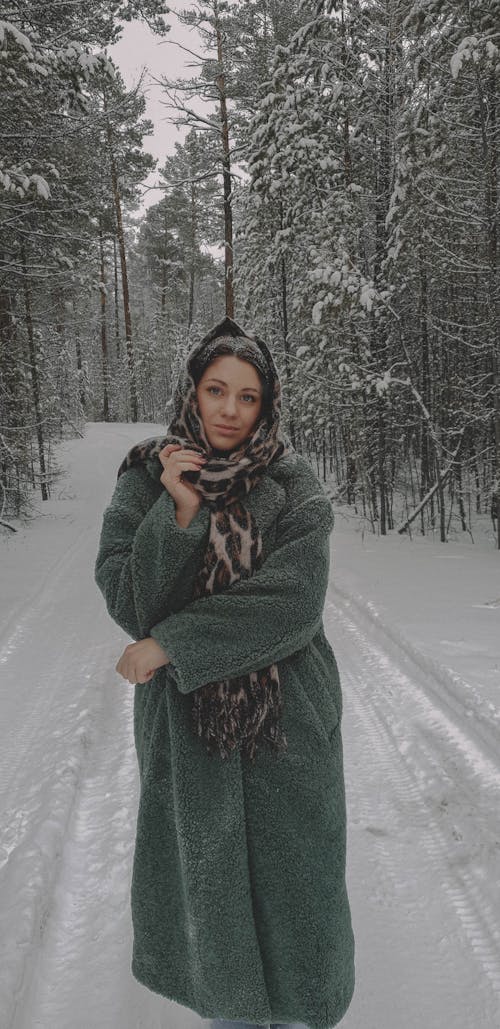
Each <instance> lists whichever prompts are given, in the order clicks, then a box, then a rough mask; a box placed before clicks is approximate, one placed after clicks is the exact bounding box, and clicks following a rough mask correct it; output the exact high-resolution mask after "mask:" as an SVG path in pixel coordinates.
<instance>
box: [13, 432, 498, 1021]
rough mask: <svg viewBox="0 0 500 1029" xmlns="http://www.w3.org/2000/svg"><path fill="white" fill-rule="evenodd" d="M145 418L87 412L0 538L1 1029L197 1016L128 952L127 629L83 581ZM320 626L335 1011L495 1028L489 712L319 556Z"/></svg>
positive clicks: (494, 820) (134, 791) (133, 798)
mask: <svg viewBox="0 0 500 1029" xmlns="http://www.w3.org/2000/svg"><path fill="white" fill-rule="evenodd" d="M143 430H144V431H143ZM154 432H155V427H154V426H146V427H145V426H141V425H140V426H133V425H131V426H112V425H110V426H103V425H90V424H89V425H87V435H86V438H85V439H83V440H71V441H67V442H66V443H65V444H63V445H62V446H61V448H60V455H61V462H62V463H64V466H65V468H66V469H67V479H65V488H66V491H67V492H66V494H65V496H63V498H62V499H61V497H59V498H58V499H57V500H53V501H51V502H50V504H51V505H52V507H51V508H43V514H44V518H42V519H41V520H40V524H37V525H34V526H32V527H30V529H29V530H22V531H21V532H20V533H19V534H18V536H19V537H20V538H19V539H13V540H11V539H9V540H8V541H6V542H5V543H4V541H3V539H2V540H1V541H0V553H4V554H5V556H6V561H5V563H4V564H3V567H4V568H7V569H8V575H9V580H10V581H11V582H12V583H13V585H14V583H19V582H22V591H21V592H19V595H18V596H16V594H15V589H14V588H13V591H12V598H11V599H13V609H12V612H11V614H10V616H7V613H6V609H5V608H1V609H0V676H1V688H2V691H1V710H0V715H1V725H2V730H1V747H0V804H1V810H2V835H1V841H0V877H1V878H0V940H1V948H2V950H1V955H0V958H1V959H0V1025H1V1026H2V1029H115V1027H116V1029H118V1027H120V1029H139V1027H144V1029H146V1027H147V1029H160V1027H161V1029H165V1027H171V1029H176V1027H179V1029H191V1027H192V1029H196V1027H200V1026H202V1025H204V1024H206V1023H204V1022H203V1021H202V1020H201V1019H200V1018H199V1017H198V1016H197V1015H196V1014H195V1013H194V1012H191V1011H187V1010H186V1009H184V1008H181V1007H179V1006H178V1005H176V1004H175V1003H172V1002H170V1001H167V1000H166V999H165V998H162V997H160V996H156V995H154V994H152V993H150V992H149V991H147V990H146V989H145V988H144V987H142V986H140V985H139V984H138V983H137V982H136V981H135V980H134V979H133V977H132V975H131V972H130V957H131V923H130V912H129V887H130V875H131V862H132V854H133V844H134V832H135V818H136V811H137V803H138V772H137V768H136V758H135V751H134V746H133V727H132V699H133V690H132V687H129V686H128V685H127V684H126V683H125V682H124V680H123V679H121V677H120V676H119V675H118V674H117V673H116V672H115V671H114V667H115V664H116V661H117V659H118V657H119V655H120V653H121V651H122V649H123V647H124V646H125V644H126V643H127V637H125V636H124V634H123V633H122V632H121V631H120V630H119V629H118V628H117V627H116V626H115V625H114V624H113V623H112V622H111V620H110V619H109V618H108V616H107V614H106V612H105V609H104V607H103V601H102V598H101V597H100V594H99V592H98V591H97V587H96V586H95V584H94V582H93V565H94V560H95V552H96V547H97V540H98V533H99V529H100V519H101V515H102V511H103V509H104V507H105V505H106V503H107V502H108V500H109V497H110V495H111V492H112V488H113V472H114V474H115V475H116V467H117V464H118V463H119V461H120V460H121V457H122V450H124V447H125V448H126V446H128V445H129V441H130V442H133V441H135V440H137V439H140V438H143V437H144V436H149V435H152V434H154ZM98 457H99V458H100V467H99V470H98V471H97V470H96V469H97V458H98ZM68 484H69V485H68ZM5 548H6V549H5ZM332 549H333V552H334V553H335V533H334V534H333V536H332ZM415 559H416V560H417V557H416V558H415ZM333 567H334V568H335V562H333ZM325 626H326V631H327V635H328V636H329V639H330V642H331V644H332V646H333V648H334V650H335V654H336V657H337V661H338V665H339V670H340V675H341V681H342V687H343V697H344V716H343V723H342V725H343V730H342V735H343V741H344V761H345V775H346V788H347V805H348V840H347V847H348V886H349V895H350V899H351V906H352V914H353V925H354V932H355V937H356V973H357V985H356V991H355V995H354V998H353V1001H352V1003H351V1006H350V1008H349V1010H348V1013H347V1014H346V1016H345V1019H344V1020H343V1022H342V1026H345V1029H417V1027H418V1029H422V1027H423V1026H425V1027H426V1029H448V1027H453V1029H499V1027H500V925H499V923H500V919H499V912H500V875H499V871H500V824H499V823H500V814H499V812H500V748H499V746H498V744H499V742H500V735H499V732H498V721H497V717H496V715H497V712H496V711H492V715H491V719H490V720H488V717H487V714H485V710H484V705H483V704H482V701H481V697H479V698H477V705H476V708H474V707H473V706H472V707H471V705H470V703H469V700H470V697H469V693H468V692H467V691H465V692H464V690H461V689H460V684H459V683H458V679H457V689H456V690H455V691H454V689H453V679H452V677H450V676H448V678H449V681H448V682H447V681H446V675H445V673H444V671H443V673H442V675H439V674H437V672H436V669H435V668H433V666H432V663H431V662H429V661H428V660H426V659H424V658H423V657H422V659H421V660H420V659H419V654H418V652H417V651H416V650H415V648H413V652H412V653H410V652H409V650H408V648H405V647H404V645H402V644H401V642H399V643H398V640H397V638H395V634H394V633H392V634H389V633H388V632H385V631H384V629H383V626H381V624H380V622H379V621H377V619H376V618H374V617H373V612H372V611H371V608H370V604H369V603H368V602H367V603H366V604H365V606H364V607H363V598H362V596H360V589H359V582H357V583H356V590H354V589H353V590H352V592H351V593H350V592H349V588H348V584H347V585H346V582H345V576H344V579H343V582H342V585H341V586H340V585H336V583H335V574H333V576H332V582H331V585H330V588H329V593H328V597H327V602H326V604H325ZM404 628H405V626H404V624H403V629H404ZM401 638H403V637H401ZM472 685H473V684H472ZM472 697H473V698H474V697H475V694H474V690H472Z"/></svg>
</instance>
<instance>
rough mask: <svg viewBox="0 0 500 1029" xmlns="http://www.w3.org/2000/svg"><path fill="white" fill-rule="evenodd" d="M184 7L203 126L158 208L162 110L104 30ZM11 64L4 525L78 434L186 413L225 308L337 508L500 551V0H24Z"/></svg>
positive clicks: (186, 96) (0, 398)
mask: <svg viewBox="0 0 500 1029" xmlns="http://www.w3.org/2000/svg"><path fill="white" fill-rule="evenodd" d="M177 17H180V18H181V20H183V21H184V22H185V24H187V25H191V26H194V27H195V28H196V29H197V32H198V45H197V47H196V51H197V55H196V60H195V61H193V59H192V57H191V58H190V60H191V63H192V65H193V68H194V70H193V74H192V75H191V76H190V77H189V78H183V79H179V80H178V81H176V80H173V79H171V78H169V75H168V60H167V59H166V62H165V77H164V79H163V81H162V88H163V90H164V93H165V100H166V102H169V103H170V106H171V109H172V110H173V111H174V117H175V118H177V119H178V120H179V123H180V124H183V125H185V126H187V127H188V131H187V133H186V135H185V138H184V140H183V142H182V143H176V145H175V152H174V153H173V154H170V155H167V156H166V158H165V161H164V163H163V165H162V167H161V168H160V169H159V172H160V182H161V187H162V188H161V189H160V190H159V191H158V200H157V202H155V203H153V204H152V206H150V207H149V208H148V209H147V211H146V212H145V213H143V214H140V213H139V214H138V208H139V200H140V187H141V184H142V183H143V182H144V180H145V178H146V177H147V176H148V175H149V174H150V173H151V171H152V169H153V168H154V166H155V159H154V158H153V157H152V156H151V155H150V154H149V152H148V136H150V135H151V132H152V123H151V121H149V120H148V119H147V117H146V116H145V109H146V103H145V97H144V93H143V90H142V86H141V83H140V82H139V84H138V85H137V86H136V87H134V88H133V89H128V88H127V86H126V84H125V81H124V78H123V76H122V75H121V73H120V69H119V67H117V66H116V65H115V64H114V63H113V60H112V59H111V57H110V55H109V53H108V48H109V47H110V46H111V45H112V44H113V43H114V42H116V40H117V39H119V38H120V33H121V31H122V27H123V25H124V24H125V23H126V22H127V21H131V20H134V19H140V20H142V21H145V22H146V23H147V24H148V26H149V27H150V29H151V30H152V31H153V32H154V33H155V34H156V35H157V36H158V38H161V37H162V36H164V37H166V36H167V35H168V34H169V33H170V34H171V35H174V34H175V25H176V24H177ZM165 49H166V50H167V49H168V48H165ZM0 82H1V99H0V105H1V118H0V484H1V494H0V511H1V514H0V522H1V525H2V532H7V533H8V532H9V531H14V529H13V527H12V526H11V525H10V524H9V519H13V518H16V517H23V518H29V517H30V515H31V512H32V505H33V498H34V497H36V498H41V499H42V500H46V499H48V498H49V497H50V496H51V493H52V491H53V490H54V489H55V487H56V484H57V481H58V474H59V471H58V467H57V462H56V460H55V454H54V448H55V445H56V443H57V442H58V441H60V440H61V439H65V438H68V437H70V438H73V437H75V436H77V435H83V434H84V433H85V424H86V423H88V422H99V421H104V422H110V421H114V422H161V423H166V424H168V420H169V417H170V416H169V411H170V410H171V396H172V387H173V383H174V380H175V376H176V372H177V369H178V367H179V364H180V362H181V361H182V360H183V358H184V356H185V354H186V352H187V350H188V349H189V348H190V346H191V345H192V344H193V342H194V341H195V340H196V339H197V338H199V337H200V336H201V335H202V334H203V333H204V332H205V331H206V330H207V329H208V328H209V327H210V326H211V325H212V324H214V323H215V322H216V321H218V320H219V319H221V318H222V317H223V316H224V314H228V315H230V316H231V317H234V318H236V319H237V320H238V321H239V322H240V323H241V324H243V325H246V326H250V327H252V328H254V329H255V331H257V332H258V333H259V334H260V335H261V336H262V337H263V338H264V339H265V340H266V341H267V342H268V345H269V346H270V347H271V349H272V352H273V355H274V357H275V360H276V363H277V366H278V368H279V371H280V376H281V379H282V385H283V393H284V418H285V426H286V429H287V431H288V433H289V435H290V438H291V440H292V443H293V445H294V446H295V447H296V448H297V449H298V450H300V452H301V453H303V454H304V455H305V456H306V457H308V458H309V459H310V460H311V462H312V463H313V464H314V466H315V467H316V468H317V470H318V473H319V474H320V475H321V476H322V478H323V479H324V480H326V479H327V477H330V478H331V480H332V481H333V483H334V496H333V500H334V501H335V503H336V504H337V505H343V506H344V507H345V508H346V509H349V510H351V511H353V512H355V513H356V514H357V515H359V516H360V517H361V518H362V519H363V520H364V522H366V525H367V528H368V531H371V532H373V533H377V534H381V535H386V534H388V533H390V532H399V533H410V534H417V533H418V534H421V535H427V534H434V536H435V538H436V540H437V541H439V542H442V543H446V542H448V541H449V540H450V539H451V538H455V539H456V538H461V535H462V534H465V535H466V537H467V538H468V539H469V540H471V541H472V542H474V541H475V538H476V534H477V533H478V532H479V531H481V532H483V534H484V533H485V532H486V533H488V538H489V540H490V545H491V547H492V548H495V549H500V518H499V517H498V513H499V509H500V381H499V350H500V283H499V241H498V226H499V199H498V175H499V172H498V163H499V156H498V155H499V125H500V111H499V110H498V107H499V100H498V93H499V82H500V25H499V21H498V6H497V4H496V2H494V0H453V2H451V0H204V2H199V3H195V4H194V3H193V4H187V5H186V6H185V8H184V10H183V11H182V12H181V14H180V15H178V16H176V19H174V18H173V15H172V12H170V11H169V8H168V5H167V4H166V3H163V2H158V0H124V2H120V0H107V2H103V0H93V2H92V4H89V3H83V2H82V0H71V2H70V0H68V2H66V0H57V2H56V0H43V2H42V0H4V3H3V5H2V14H1V20H0ZM193 98H201V99H203V101H204V102H205V105H204V111H206V114H203V115H201V114H199V113H198V108H196V109H194V108H193V106H192V101H193ZM218 245H219V246H220V248H221V249H220V254H221V257H220V258H217V257H216V256H214V254H213V251H214V249H215V248H216V247H217V246H218Z"/></svg>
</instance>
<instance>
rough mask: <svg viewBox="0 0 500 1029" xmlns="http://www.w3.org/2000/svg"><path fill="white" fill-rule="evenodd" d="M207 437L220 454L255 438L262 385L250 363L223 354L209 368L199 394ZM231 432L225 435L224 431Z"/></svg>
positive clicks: (199, 388)
mask: <svg viewBox="0 0 500 1029" xmlns="http://www.w3.org/2000/svg"><path fill="white" fill-rule="evenodd" d="M196 396H197V400H198V407H199V409H200V414H201V418H202V421H203V427H204V429H205V434H206V437H207V439H208V442H209V443H210V446H211V447H214V448H215V449H216V450H235V449H236V447H238V446H239V445H240V444H241V443H242V442H243V440H245V439H246V438H247V437H248V436H251V434H252V432H253V429H254V428H255V425H256V424H257V422H258V420H259V418H260V416H261V411H262V385H261V380H260V378H259V375H258V372H257V370H256V369H255V368H254V366H253V364H250V362H249V361H244V360H242V359H241V358H239V357H235V356H234V355H233V354H221V355H220V357H215V358H214V360H213V361H211V362H210V364H209V365H207V367H206V368H205V371H204V372H203V375H202V377H201V379H200V381H199V383H198V387H197V390H196ZM221 426H222V427H227V428H228V429H231V432H223V431H221V428H220V427H221Z"/></svg>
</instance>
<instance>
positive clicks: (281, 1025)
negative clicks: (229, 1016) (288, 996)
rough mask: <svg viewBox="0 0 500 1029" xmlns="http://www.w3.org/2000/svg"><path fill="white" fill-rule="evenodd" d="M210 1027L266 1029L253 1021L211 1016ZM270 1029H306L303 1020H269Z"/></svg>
mask: <svg viewBox="0 0 500 1029" xmlns="http://www.w3.org/2000/svg"><path fill="white" fill-rule="evenodd" d="M210 1029H267V1027H265V1026H257V1025H256V1024H255V1022H230V1021H227V1020H226V1019H224V1018H212V1019H211V1021H210ZM270 1029H308V1026H307V1025H304V1024H303V1022H271V1024H270Z"/></svg>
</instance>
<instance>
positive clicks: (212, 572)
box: [118, 318, 293, 762]
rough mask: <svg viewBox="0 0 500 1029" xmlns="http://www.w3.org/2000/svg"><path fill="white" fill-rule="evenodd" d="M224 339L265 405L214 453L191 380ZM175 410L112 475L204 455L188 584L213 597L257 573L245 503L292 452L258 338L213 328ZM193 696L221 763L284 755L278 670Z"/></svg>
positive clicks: (195, 479) (200, 732) (181, 385)
mask: <svg viewBox="0 0 500 1029" xmlns="http://www.w3.org/2000/svg"><path fill="white" fill-rule="evenodd" d="M239 337H243V339H241V338H239ZM222 341H223V342H224V344H226V347H225V348H224V350H225V352H228V350H229V352H231V351H232V352H234V353H235V354H236V355H237V356H243V355H245V360H250V361H252V363H254V364H255V367H257V368H258V369H259V371H260V372H261V373H262V374H263V375H264V378H265V381H266V390H267V393H265V396H266V395H267V398H268V400H267V404H266V405H265V406H266V407H267V411H266V410H265V406H264V403H263V407H262V412H261V419H260V420H259V421H258V422H257V424H256V426H255V427H254V431H253V434H252V436H251V437H250V438H249V439H248V438H247V439H246V440H244V441H243V442H242V443H240V444H238V446H237V448H236V449H234V450H229V451H221V450H215V449H214V448H213V447H212V446H211V445H210V443H209V442H208V439H207V437H206V435H205V431H204V427H203V422H202V420H201V416H200V412H199V408H198V402H197V397H196V384H195V378H194V377H193V373H194V369H196V370H197V371H196V374H197V375H198V381H199V378H200V377H201V374H202V371H203V369H204V368H205V367H206V365H207V364H208V363H209V362H210V360H211V359H212V358H213V357H215V356H217V349H218V347H219V345H220V343H221V342H222ZM242 346H244V347H245V349H244V350H242V349H241V347H242ZM174 409H175V415H174V417H173V419H172V421H171V422H170V425H169V427H168V432H167V434H166V435H165V436H162V437H161V438H157V437H153V438H150V439H147V440H142V441H141V442H140V443H137V444H136V445H135V446H133V447H132V448H131V449H130V450H129V451H128V453H127V454H126V456H125V458H124V460H123V461H122V463H121V465H120V467H119V469H118V477H119V476H120V475H121V474H122V473H123V472H124V471H126V470H127V468H129V467H130V466H131V465H133V464H137V463H140V462H141V461H146V460H150V459H151V458H152V457H154V456H156V455H158V453H159V451H160V450H162V449H163V447H165V446H166V445H167V444H168V443H178V444H181V445H182V446H184V447H186V448H189V449H194V450H199V451H200V452H201V453H203V454H204V455H205V456H207V457H208V460H207V462H206V463H205V465H204V466H203V467H202V468H201V469H200V470H199V471H195V470H188V471H186V472H184V473H183V478H185V479H186V480H187V481H188V482H190V483H192V484H193V485H194V486H195V488H196V489H197V491H198V492H199V493H200V494H201V497H202V502H204V503H206V504H207V505H208V507H209V509H210V532H209V537H208V543H207V548H206V551H205V557H204V562H203V565H202V567H201V568H200V570H199V573H198V575H197V577H196V580H195V583H194V589H193V599H194V598H196V597H200V596H202V595H203V594H206V593H218V592H220V591H222V590H224V589H226V588H227V587H228V586H230V585H231V583H233V582H235V581H236V580H237V579H240V578H245V579H246V578H248V577H249V576H251V575H252V574H253V573H254V572H255V571H257V570H258V569H259V568H260V566H261V564H262V561H263V554H262V537H261V533H260V530H259V527H258V525H257V523H256V521H255V519H254V517H253V515H252V514H251V512H250V511H249V510H248V508H247V507H246V506H245V503H244V499H243V498H244V496H245V494H247V493H249V491H250V490H251V489H252V487H253V486H254V485H255V484H256V483H257V482H258V481H259V479H260V478H261V476H262V474H263V472H264V470H265V469H266V467H267V466H268V465H269V464H270V463H271V462H273V461H276V460H278V459H279V458H280V457H282V456H284V455H285V454H289V453H291V452H292V451H293V447H292V445H291V443H290V440H289V439H288V437H286V436H284V435H283V433H282V431H281V426H280V417H281V386H280V380H279V376H278V372H277V370H276V367H275V364H274V361H273V358H272V355H271V353H270V351H269V349H268V347H267V346H266V344H265V343H264V342H263V341H262V340H260V339H259V338H258V337H257V336H255V334H254V333H251V332H244V331H243V329H242V328H240V326H239V325H238V324H237V323H236V322H234V321H233V320H232V319H231V318H225V319H224V320H223V321H222V322H220V323H219V324H218V325H216V326H215V328H213V329H212V330H211V331H210V332H209V333H207V335H206V336H204V337H203V339H202V340H201V342H199V343H198V344H197V345H195V346H194V347H193V348H192V350H191V351H190V353H189V354H188V357H187V358H186V361H185V364H184V367H183V369H182V370H181V373H180V375H179V378H178V382H177V385H176V388H175V391H174ZM191 698H192V708H191V726H192V729H193V731H194V733H195V734H196V735H197V736H199V737H200V738H201V739H203V740H204V741H205V745H206V749H207V751H208V752H209V753H210V754H214V753H216V752H218V753H219V755H220V757H221V758H223V759H224V758H227V757H229V756H230V754H231V752H232V751H233V750H234V748H235V747H237V746H239V749H240V750H241V753H242V754H244V755H246V756H248V757H249V758H250V760H251V761H252V762H254V761H255V755H256V752H257V750H258V748H259V745H266V746H268V747H269V748H270V749H271V750H272V751H282V750H286V749H287V739H286V735H285V733H284V731H283V729H282V727H281V726H280V724H279V720H280V717H281V713H282V709H283V697H282V692H281V687H280V678H279V673H278V667H277V665H276V664H271V665H269V666H268V667H267V668H261V669H259V670H258V671H252V672H250V673H249V674H246V675H241V676H238V677H236V678H231V679H229V678H226V679H221V680H220V681H219V682H209V683H206V684H205V685H203V686H201V687H199V688H198V689H197V690H194V691H193V693H192V694H191Z"/></svg>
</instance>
